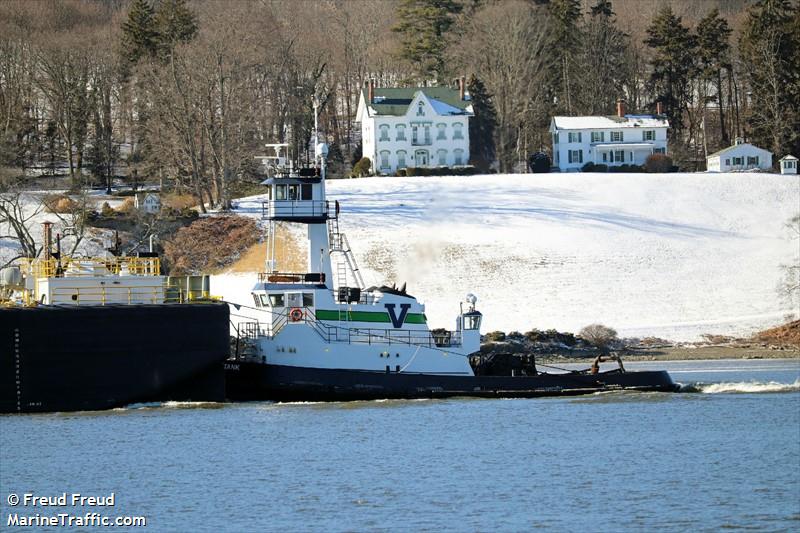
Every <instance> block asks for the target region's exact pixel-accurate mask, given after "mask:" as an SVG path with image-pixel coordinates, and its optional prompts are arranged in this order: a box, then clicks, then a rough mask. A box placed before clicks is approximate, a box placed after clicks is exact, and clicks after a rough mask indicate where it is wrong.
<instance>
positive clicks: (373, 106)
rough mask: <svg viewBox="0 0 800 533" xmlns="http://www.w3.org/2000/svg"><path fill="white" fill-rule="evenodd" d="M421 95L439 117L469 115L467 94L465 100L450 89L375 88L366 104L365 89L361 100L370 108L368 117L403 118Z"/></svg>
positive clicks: (470, 112)
mask: <svg viewBox="0 0 800 533" xmlns="http://www.w3.org/2000/svg"><path fill="white" fill-rule="evenodd" d="M420 92H421V93H423V94H424V95H425V97H426V98H427V99H428V101H429V102H430V103H431V106H433V109H434V110H435V111H436V112H437V113H439V114H440V115H471V114H472V101H471V100H469V94H467V96H466V98H467V99H466V100H462V99H461V98H460V94H459V91H458V89H451V88H450V87H408V88H398V87H376V88H375V91H374V100H373V102H372V103H367V89H366V88H364V89H361V98H362V99H363V101H364V102H365V103H367V106H368V107H369V108H370V113H369V114H370V116H376V115H390V116H403V115H405V114H406V113H407V112H408V106H410V105H411V102H413V101H414V98H416V96H417V93H420Z"/></svg>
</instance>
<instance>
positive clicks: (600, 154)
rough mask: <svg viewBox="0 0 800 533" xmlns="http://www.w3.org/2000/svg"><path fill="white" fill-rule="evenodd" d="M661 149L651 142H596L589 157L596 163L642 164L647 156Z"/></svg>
mask: <svg viewBox="0 0 800 533" xmlns="http://www.w3.org/2000/svg"><path fill="white" fill-rule="evenodd" d="M656 150H662V149H660V148H658V147H657V146H655V145H654V144H653V143H598V144H595V145H593V146H592V150H591V159H592V162H593V163H594V164H596V165H599V164H602V165H609V166H612V165H625V164H627V165H644V163H645V161H646V160H647V156H649V155H651V154H654V153H665V152H666V148H664V149H663V150H664V152H656Z"/></svg>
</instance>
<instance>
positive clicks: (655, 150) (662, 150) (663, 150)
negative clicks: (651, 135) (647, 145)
mask: <svg viewBox="0 0 800 533" xmlns="http://www.w3.org/2000/svg"><path fill="white" fill-rule="evenodd" d="M653 153H654V154H666V153H667V149H666V148H664V147H661V148H653Z"/></svg>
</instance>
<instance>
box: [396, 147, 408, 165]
mask: <svg viewBox="0 0 800 533" xmlns="http://www.w3.org/2000/svg"><path fill="white" fill-rule="evenodd" d="M397 168H406V151H405V150H398V151H397Z"/></svg>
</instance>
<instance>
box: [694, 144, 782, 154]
mask: <svg viewBox="0 0 800 533" xmlns="http://www.w3.org/2000/svg"><path fill="white" fill-rule="evenodd" d="M740 146H749V147H750V148H755V149H756V150H761V151H762V152H767V153H768V154H770V155H772V152H770V151H769V150H764V149H763V148H759V147H758V146H756V145H754V144H750V143H739V144H734V145H733V146H728V147H727V148H723V149H722V150H719V151H717V152H714V153H713V154H708V157H716V156H718V155H722V154H724V153H726V152H730V151H731V150H733V149H735V148H738V147H740Z"/></svg>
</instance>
